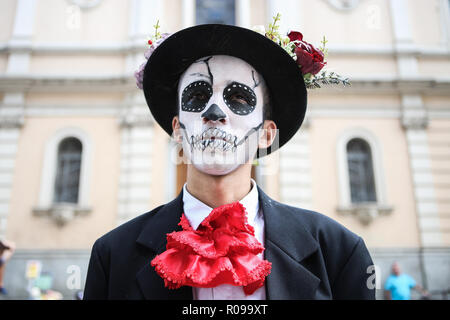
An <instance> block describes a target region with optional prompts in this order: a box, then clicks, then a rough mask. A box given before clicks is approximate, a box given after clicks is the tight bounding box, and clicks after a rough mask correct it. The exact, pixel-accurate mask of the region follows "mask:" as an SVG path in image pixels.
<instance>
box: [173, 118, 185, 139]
mask: <svg viewBox="0 0 450 320" xmlns="http://www.w3.org/2000/svg"><path fill="white" fill-rule="evenodd" d="M180 127H181V126H180V119H179V118H178V116H175V117H173V119H172V130H173V132H172V137H173V139H174V140H175V141H176V142H177V143H181V142H182V141H183V137H182V135H181V131H180Z"/></svg>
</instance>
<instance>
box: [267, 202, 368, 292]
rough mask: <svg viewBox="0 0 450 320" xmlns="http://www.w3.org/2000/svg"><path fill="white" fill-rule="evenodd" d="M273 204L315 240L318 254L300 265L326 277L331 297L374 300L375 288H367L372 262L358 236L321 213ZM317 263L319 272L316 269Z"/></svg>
mask: <svg viewBox="0 0 450 320" xmlns="http://www.w3.org/2000/svg"><path fill="white" fill-rule="evenodd" d="M272 201H273V202H275V201H274V200H272ZM276 206H281V207H283V210H278V212H279V214H285V215H288V216H289V217H288V220H289V221H291V223H292V224H294V225H295V228H297V229H300V228H303V229H304V230H306V232H307V233H309V234H310V235H311V236H312V238H314V240H315V241H316V242H317V243H318V246H319V249H318V251H317V253H318V255H319V256H314V257H312V259H311V260H310V261H304V264H305V266H307V267H308V269H310V270H314V271H315V272H316V274H317V275H318V276H320V278H322V279H325V278H326V279H327V281H326V286H327V287H328V289H329V290H330V291H331V293H332V296H333V299H375V290H372V289H371V284H372V283H373V282H374V278H373V279H372V280H373V281H371V278H370V276H371V275H372V273H371V272H372V271H373V261H372V258H371V256H370V253H369V251H368V249H367V247H366V245H365V243H364V240H363V239H362V238H361V237H360V236H358V235H357V234H355V233H354V232H352V231H350V230H349V229H347V228H346V227H345V226H343V225H342V224H341V223H339V222H337V221H336V220H334V219H332V218H330V217H328V216H326V215H324V214H322V213H319V212H316V211H312V210H307V209H302V208H296V207H292V206H288V205H285V204H282V203H276ZM313 259H314V260H313ZM308 264H310V265H308ZM321 264H323V267H324V269H323V270H322V272H321V270H320V268H318V265H321Z"/></svg>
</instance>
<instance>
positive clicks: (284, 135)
mask: <svg viewBox="0 0 450 320" xmlns="http://www.w3.org/2000/svg"><path fill="white" fill-rule="evenodd" d="M212 55H229V56H234V57H237V58H240V59H242V60H244V61H246V62H247V63H248V64H250V65H251V66H252V67H254V68H255V70H256V71H258V72H259V73H260V74H261V75H262V76H263V78H264V80H265V82H266V85H267V87H268V90H269V96H270V108H271V110H270V115H271V117H270V118H271V120H273V121H275V123H276V125H277V127H278V129H279V131H278V134H279V136H278V141H279V143H278V145H274V146H273V147H272V148H269V149H268V150H260V151H261V152H260V153H259V154H262V155H265V154H269V153H271V152H272V151H275V149H276V148H278V147H281V146H283V145H284V144H285V143H286V142H287V141H289V139H290V138H292V136H293V135H294V134H295V133H296V132H297V130H298V129H299V128H300V126H301V124H302V122H303V119H304V117H305V112H306V105H307V92H306V86H305V83H304V80H303V76H302V73H301V70H300V68H299V66H298V65H297V63H296V62H295V60H294V59H293V58H292V57H291V56H290V55H289V54H288V53H287V52H286V51H285V50H284V49H283V48H282V47H281V46H279V45H278V44H276V43H275V42H274V41H272V40H270V39H269V38H267V37H265V36H264V35H262V34H260V33H258V32H255V31H252V30H249V29H246V28H241V27H236V26H231V25H222V24H204V25H198V26H194V27H190V28H186V29H183V30H180V31H178V32H176V33H174V34H172V35H170V36H169V37H168V38H167V39H165V40H164V41H163V42H162V43H161V44H160V45H159V46H158V47H157V48H156V49H155V51H154V52H153V53H152V55H151V56H150V58H149V59H148V62H147V64H146V66H145V69H144V76H143V90H144V94H145V99H146V101H147V104H148V106H149V108H150V111H151V113H152V115H153V117H154V118H155V120H156V121H157V122H158V123H159V125H160V126H161V127H162V128H163V129H164V130H165V131H166V132H167V133H168V134H169V135H171V134H172V119H173V117H174V116H176V115H177V114H178V108H179V106H178V99H177V95H178V80H179V78H180V76H181V74H182V73H183V72H184V71H185V70H186V69H187V68H188V67H189V66H190V65H191V64H192V63H193V62H194V61H196V60H198V59H200V58H203V57H207V56H212ZM258 156H259V155H258Z"/></svg>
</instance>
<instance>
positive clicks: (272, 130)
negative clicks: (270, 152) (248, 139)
mask: <svg viewBox="0 0 450 320" xmlns="http://www.w3.org/2000/svg"><path fill="white" fill-rule="evenodd" d="M276 135H277V125H276V124H275V122H274V121H272V120H264V124H263V127H262V134H261V136H260V137H259V141H258V147H259V148H260V149H267V148H269V147H270V146H271V145H272V143H273V142H274V141H275V136H276Z"/></svg>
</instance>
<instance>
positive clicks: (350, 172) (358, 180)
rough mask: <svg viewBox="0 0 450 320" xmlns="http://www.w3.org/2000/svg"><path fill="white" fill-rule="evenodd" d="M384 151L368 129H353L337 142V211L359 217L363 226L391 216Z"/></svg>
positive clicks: (343, 133)
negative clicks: (386, 215)
mask: <svg viewBox="0 0 450 320" xmlns="http://www.w3.org/2000/svg"><path fill="white" fill-rule="evenodd" d="M381 153H382V150H381V147H380V144H379V142H378V139H377V137H376V136H375V135H374V134H373V133H372V132H370V131H369V130H367V129H365V128H349V129H347V130H345V131H344V132H342V133H341V134H340V136H339V138H338V141H337V165H338V168H337V169H338V192H339V203H338V206H337V211H338V212H339V213H341V214H344V215H346V214H352V215H355V216H356V217H357V218H358V219H359V220H360V221H361V222H362V223H363V224H368V223H370V222H371V221H372V220H373V219H374V218H375V217H377V216H380V215H384V214H388V213H390V212H391V211H392V207H391V206H389V205H388V204H387V199H386V188H385V183H384V170H383V164H382V158H383V157H382V154H381Z"/></svg>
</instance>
